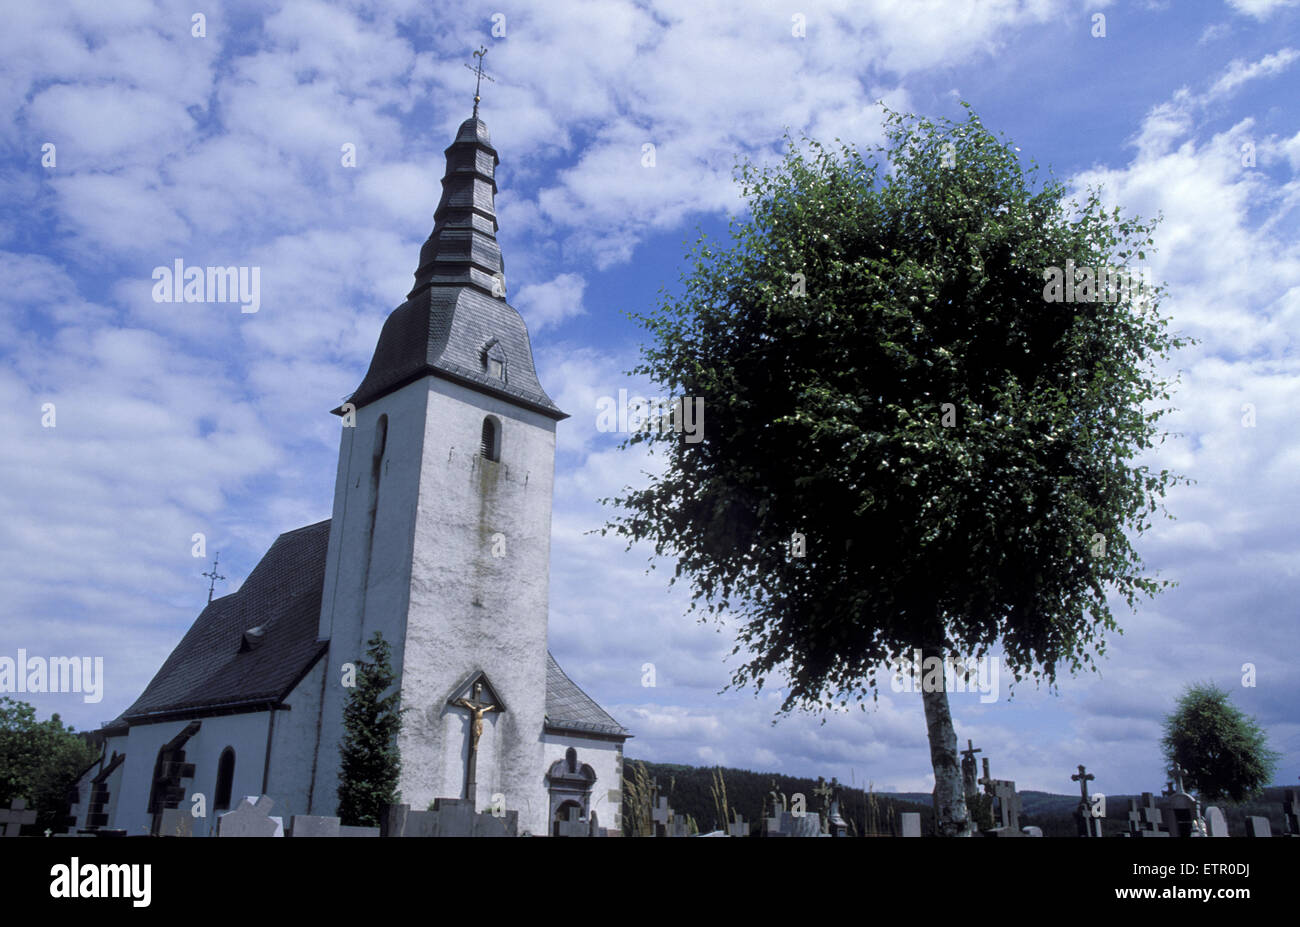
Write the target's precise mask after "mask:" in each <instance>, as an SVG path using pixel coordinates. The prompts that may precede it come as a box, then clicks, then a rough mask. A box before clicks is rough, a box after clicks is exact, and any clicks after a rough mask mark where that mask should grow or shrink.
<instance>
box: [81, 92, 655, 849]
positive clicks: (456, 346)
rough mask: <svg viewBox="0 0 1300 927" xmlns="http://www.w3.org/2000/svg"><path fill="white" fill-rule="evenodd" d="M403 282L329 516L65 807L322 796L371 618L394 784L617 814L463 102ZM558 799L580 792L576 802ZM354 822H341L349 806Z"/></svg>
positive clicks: (551, 433) (188, 805)
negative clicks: (567, 648) (392, 733)
mask: <svg viewBox="0 0 1300 927" xmlns="http://www.w3.org/2000/svg"><path fill="white" fill-rule="evenodd" d="M446 159H447V167H446V174H445V176H444V177H443V181H442V198H441V201H440V202H439V204H438V208H437V211H436V212H435V213H434V227H433V231H432V233H431V234H430V235H429V238H428V240H427V241H426V242H425V244H424V246H423V248H422V249H421V251H420V260H419V265H418V267H417V268H416V271H415V283H414V285H413V286H412V288H411V291H410V292H409V293H408V294H407V297H406V301H405V302H404V303H402V304H401V305H400V306H398V307H397V309H395V310H394V311H393V312H392V314H391V315H389V317H388V319H387V321H386V322H385V323H384V326H383V329H382V332H381V334H380V336H379V343H378V345H377V346H376V348H375V353H374V357H373V358H372V360H371V362H370V367H369V369H368V370H367V372H366V375H365V377H364V378H363V379H362V381H361V384H360V385H359V386H358V387H357V389H356V391H355V392H354V393H353V394H352V396H351V397H350V398H349V399H348V401H347V402H345V403H344V404H343V405H341V406H340V407H339V408H337V409H334V410H333V411H334V414H335V415H337V416H339V418H340V422H341V426H342V427H341V435H342V436H341V439H340V445H339V458H338V471H337V476H336V480H335V486H334V508H333V517H332V518H330V519H329V520H327V521H322V522H318V523H317V524H314V525H307V526H306V527H302V528H297V529H295V530H293V531H287V532H285V533H284V534H282V535H280V536H279V537H278V538H277V539H276V540H275V542H274V543H273V544H272V545H271V548H270V549H269V550H268V551H267V552H266V554H265V556H263V557H262V559H261V561H260V562H259V563H258V564H257V566H256V567H255V568H254V569H253V570H252V572H251V573H250V574H249V575H248V578H247V579H246V580H245V582H244V583H243V585H242V586H241V587H240V589H239V590H238V591H237V592H234V593H231V594H230V595H226V596H222V597H220V598H217V599H214V600H212V601H210V602H209V603H208V606H207V607H206V608H205V609H204V610H203V612H202V613H201V614H200V615H199V617H198V619H197V620H196V621H195V622H194V625H193V627H191V628H190V630H189V632H188V633H187V634H186V635H185V636H184V638H183V639H182V640H181V642H180V643H179V644H178V645H177V646H176V649H175V650H174V651H173V652H172V654H171V656H169V657H168V658H167V660H166V662H164V663H163V665H162V668H161V669H160V670H159V671H158V673H157V675H155V676H154V678H153V680H152V681H151V682H150V683H149V685H148V687H147V688H146V689H145V690H144V693H143V694H142V695H141V696H140V697H139V698H138V699H136V701H135V702H134V703H133V704H132V705H131V706H130V707H129V708H127V709H126V710H125V711H124V712H123V713H122V714H121V715H120V716H119V717H117V718H116V719H114V720H113V721H112V722H110V723H109V724H107V725H105V727H104V728H103V729H102V731H101V733H102V735H103V737H104V753H103V756H102V757H101V759H100V760H99V761H98V762H97V763H96V764H95V765H94V766H92V767H91V768H90V769H89V770H87V772H86V773H85V775H84V776H83V777H82V779H81V780H80V782H79V789H80V794H79V796H78V802H77V804H76V805H74V809H73V810H74V815H75V817H76V825H77V828H78V829H83V830H84V829H110V830H116V831H119V832H125V833H126V834H128V835H141V834H149V833H158V831H159V827H160V823H159V822H160V819H161V817H162V813H163V811H164V809H167V808H182V809H192V808H193V807H195V799H196V796H200V795H201V796H203V803H204V804H205V805H206V816H205V817H203V818H200V819H198V820H196V821H195V827H194V831H195V833H196V834H199V833H202V834H213V833H215V832H216V821H217V816H218V815H220V814H222V813H224V812H225V811H227V810H229V809H233V808H235V807H237V806H238V804H239V801H240V799H241V798H242V797H244V796H255V795H266V796H269V797H270V798H271V799H272V800H273V801H274V803H275V804H274V810H273V811H272V813H273V814H274V815H276V816H283V818H284V820H285V821H288V820H289V816H290V815H294V814H315V815H334V814H336V811H337V807H338V797H337V791H338V785H339V773H340V743H341V740H342V738H343V734H344V728H343V709H344V706H345V704H346V701H347V697H348V693H349V692H350V691H352V690H351V689H350V688H348V682H347V680H348V678H349V670H350V666H355V664H357V663H358V662H359V661H361V660H363V659H365V651H366V648H367V645H368V642H369V641H370V640H371V638H372V637H373V635H374V634H375V633H376V632H379V633H382V635H383V637H384V640H385V641H387V642H389V644H390V645H391V647H392V667H393V670H394V673H395V676H396V680H397V686H398V687H399V689H400V695H401V706H402V708H404V709H406V711H405V713H404V714H403V717H402V727H401V732H400V735H399V738H398V748H399V751H400V754H401V761H402V766H401V778H400V781H399V783H398V789H399V792H400V801H401V802H402V803H405V804H408V805H410V807H411V808H412V809H414V810H424V809H425V808H427V807H429V805H430V803H431V802H432V801H433V800H434V799H435V798H464V799H469V800H471V801H473V802H474V803H475V807H476V808H477V809H478V810H479V811H485V810H489V809H490V808H492V807H493V806H494V804H495V805H496V806H497V807H501V806H504V808H506V809H509V810H511V811H517V812H518V815H519V818H518V828H519V832H520V833H525V832H526V833H531V834H534V835H542V834H553V833H557V832H558V828H557V826H556V825H557V823H558V822H559V821H561V820H563V821H573V820H575V819H576V820H579V821H582V822H585V823H586V824H587V825H588V826H589V828H590V832H591V833H593V834H604V833H608V834H613V833H617V832H619V831H620V830H621V826H622V820H621V814H620V812H621V805H622V767H623V744H624V742H625V741H626V739H627V738H628V737H629V736H631V735H630V734H629V732H628V731H627V730H626V729H625V728H624V727H622V725H620V724H619V723H618V722H617V721H615V720H614V719H613V718H612V717H611V716H610V715H609V714H608V713H607V712H606V711H605V710H604V709H602V708H601V707H600V706H599V705H598V704H596V702H595V701H593V700H592V699H591V698H590V697H589V696H588V695H587V694H586V693H585V692H583V691H582V689H580V688H579V687H578V686H577V685H576V684H575V683H574V682H573V681H572V680H571V679H570V678H569V677H568V676H567V675H565V673H564V671H563V670H562V669H561V668H560V666H559V664H558V663H556V661H555V659H554V657H552V656H551V654H550V652H549V650H548V649H547V621H548V601H547V598H548V587H549V569H550V543H551V496H552V483H553V479H554V473H555V429H556V426H557V424H558V423H559V422H560V421H562V420H563V419H565V418H567V417H568V416H567V415H566V414H565V413H563V412H561V411H560V410H559V409H558V408H557V407H556V405H555V403H554V402H553V401H552V400H551V398H550V397H549V396H547V394H546V391H545V390H544V389H543V388H542V385H541V383H540V382H539V380H538V376H537V371H536V369H535V368H534V365H533V357H532V347H531V344H530V341H529V337H528V329H527V326H526V325H525V324H524V321H523V318H522V317H521V316H520V315H519V313H518V312H517V311H516V310H515V309H514V308H513V307H511V306H510V304H509V303H508V302H507V301H506V298H505V295H506V294H505V276H504V263H503V261H502V257H501V250H500V246H499V245H498V243H497V239H496V232H497V227H498V226H497V220H496V207H495V196H496V181H495V179H494V178H495V172H496V166H497V164H498V163H499V161H498V158H497V153H496V150H495V149H494V148H493V147H492V143H491V140H490V138H489V135H488V129H487V126H486V125H485V124H484V123H483V122H482V120H480V119H479V118H478V104H477V97H476V100H475V106H474V114H473V116H472V117H471V118H470V119H468V120H466V121H465V122H464V123H463V124H462V125H461V126H460V129H459V131H458V132H457V133H456V138H455V141H453V142H452V144H451V146H450V147H449V148H447V149H446ZM575 812H576V813H575ZM344 823H345V824H346V823H352V822H346V821H345V822H344Z"/></svg>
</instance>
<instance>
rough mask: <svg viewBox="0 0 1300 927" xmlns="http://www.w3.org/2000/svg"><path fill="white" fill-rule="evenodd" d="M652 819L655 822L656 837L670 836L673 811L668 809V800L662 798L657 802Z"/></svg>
mask: <svg viewBox="0 0 1300 927" xmlns="http://www.w3.org/2000/svg"><path fill="white" fill-rule="evenodd" d="M650 817H651V820H652V821H653V822H654V829H655V836H656V837H667V836H669V833H670V825H671V824H672V821H673V809H671V808H669V807H668V799H666V798H660V799H658V800H656V801H655V804H654V810H653V811H652V812H651V815H650Z"/></svg>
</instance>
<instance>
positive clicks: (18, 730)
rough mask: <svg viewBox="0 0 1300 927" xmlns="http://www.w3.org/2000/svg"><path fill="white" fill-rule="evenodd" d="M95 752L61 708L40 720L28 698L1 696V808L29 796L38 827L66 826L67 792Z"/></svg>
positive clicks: (28, 800)
mask: <svg viewBox="0 0 1300 927" xmlns="http://www.w3.org/2000/svg"><path fill="white" fill-rule="evenodd" d="M97 756H98V751H97V750H96V749H95V748H94V747H92V746H91V745H90V744H88V743H87V742H86V741H85V740H83V739H82V738H81V737H79V736H78V735H77V733H76V732H75V731H74V730H73V728H71V727H65V726H64V725H63V720H62V719H61V718H60V717H59V716H58V715H57V714H53V715H51V716H50V717H49V718H48V719H47V720H45V721H37V720H36V709H35V708H34V707H32V706H31V705H29V704H28V703H27V702H20V701H18V700H16V699H12V698H9V697H8V696H5V697H0V808H8V807H9V804H10V802H12V801H13V800H14V799H15V798H22V799H25V800H26V801H27V802H28V804H29V805H30V806H31V807H33V808H35V809H36V826H37V827H38V828H39V829H41V830H44V829H46V828H50V829H54V830H60V831H61V830H63V829H64V828H63V820H62V818H63V816H64V815H65V813H66V811H67V806H68V792H69V791H70V790H71V788H72V787H73V785H75V784H76V781H77V777H78V776H80V775H81V774H82V773H83V772H85V771H86V769H88V768H89V767H90V764H91V763H93V762H95V758H96V757H97Z"/></svg>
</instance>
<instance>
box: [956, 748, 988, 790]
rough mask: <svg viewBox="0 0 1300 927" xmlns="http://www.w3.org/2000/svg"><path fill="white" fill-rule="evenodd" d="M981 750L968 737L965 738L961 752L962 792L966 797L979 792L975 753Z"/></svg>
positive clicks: (981, 751)
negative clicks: (964, 747)
mask: <svg viewBox="0 0 1300 927" xmlns="http://www.w3.org/2000/svg"><path fill="white" fill-rule="evenodd" d="M983 752H984V751H983V750H981V749H980V748H979V747H977V746H975V744H974V743H972V742H971V740H970V739H969V738H968V739H967V740H966V749H965V750H963V751H962V752H961V787H962V794H964V795H966V796H968V797H969V796H972V795H978V794H979V778H978V776H979V773H978V772H977V771H976V767H975V754H977V753H983Z"/></svg>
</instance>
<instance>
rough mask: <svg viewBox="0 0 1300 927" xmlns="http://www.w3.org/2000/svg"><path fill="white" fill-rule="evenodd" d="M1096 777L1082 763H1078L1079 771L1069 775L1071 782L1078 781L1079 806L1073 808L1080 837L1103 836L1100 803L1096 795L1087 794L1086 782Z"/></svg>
mask: <svg viewBox="0 0 1300 927" xmlns="http://www.w3.org/2000/svg"><path fill="white" fill-rule="evenodd" d="M1096 778H1097V777H1096V776H1094V775H1093V774H1092V773H1090V772H1088V769H1087V767H1086V766H1084V765H1083V764H1082V763H1080V764H1079V771H1078V772H1077V773H1075V774H1074V775H1072V776H1070V780H1071V781H1072V782H1077V783H1079V806H1078V807H1077V808H1076V809H1075V810H1074V823H1075V829H1076V833H1077V834H1078V836H1080V837H1101V836H1103V834H1102V829H1101V828H1102V825H1101V817H1102V816H1101V814H1100V811H1101V809H1102V804H1101V803H1100V802H1099V801H1098V800H1097V799H1098V796H1096V795H1089V794H1088V783H1089V782H1091V781H1092V780H1094V779H1096Z"/></svg>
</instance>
